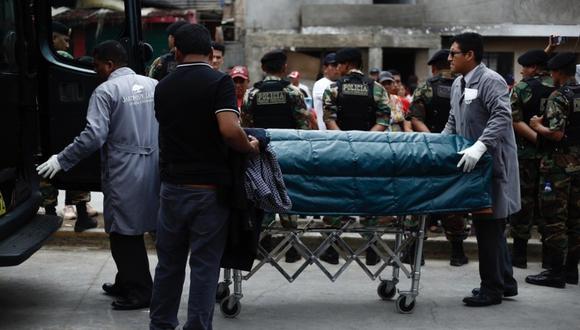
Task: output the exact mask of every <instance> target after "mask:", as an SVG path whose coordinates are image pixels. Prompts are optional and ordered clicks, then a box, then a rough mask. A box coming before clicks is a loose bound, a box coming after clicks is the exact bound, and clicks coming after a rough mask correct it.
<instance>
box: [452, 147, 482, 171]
mask: <svg viewBox="0 0 580 330" xmlns="http://www.w3.org/2000/svg"><path fill="white" fill-rule="evenodd" d="M486 151H487V147H486V146H485V144H483V142H481V141H479V140H478V141H477V142H475V143H474V144H473V145H472V146H471V147H469V148H467V149H463V150H461V151H460V152H458V154H460V155H463V157H461V160H460V161H459V163H457V167H461V165H463V172H464V173H469V172H471V171H473V169H474V168H475V165H476V164H477V162H478V161H479V159H480V158H481V156H483V154H484V153H485V152H486Z"/></svg>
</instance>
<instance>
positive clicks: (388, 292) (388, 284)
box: [377, 281, 397, 300]
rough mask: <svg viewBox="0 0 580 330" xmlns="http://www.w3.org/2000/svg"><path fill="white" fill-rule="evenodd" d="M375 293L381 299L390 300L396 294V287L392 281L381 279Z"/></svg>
mask: <svg viewBox="0 0 580 330" xmlns="http://www.w3.org/2000/svg"><path fill="white" fill-rule="evenodd" d="M377 294H378V295H379V297H381V299H383V300H391V299H393V297H394V296H395V294H397V287H396V286H395V283H394V282H393V281H381V283H380V284H379V286H378V287H377Z"/></svg>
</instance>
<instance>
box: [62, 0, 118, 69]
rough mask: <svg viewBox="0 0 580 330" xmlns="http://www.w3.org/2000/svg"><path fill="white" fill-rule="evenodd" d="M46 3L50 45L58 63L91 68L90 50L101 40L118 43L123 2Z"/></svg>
mask: <svg viewBox="0 0 580 330" xmlns="http://www.w3.org/2000/svg"><path fill="white" fill-rule="evenodd" d="M50 1H51V5H52V24H51V32H52V42H51V45H52V50H53V51H54V53H55V54H56V55H57V56H58V58H59V59H60V60H62V61H66V62H75V63H76V64H78V65H80V66H85V67H91V68H92V64H93V58H92V56H91V54H92V51H93V48H94V47H95V46H96V45H97V44H99V43H100V42H103V41H105V40H119V39H120V37H121V35H122V33H123V29H124V22H125V5H124V2H123V1H103V2H100V1H66V2H63V1H62V0H50ZM63 4H65V5H69V6H70V7H68V6H63Z"/></svg>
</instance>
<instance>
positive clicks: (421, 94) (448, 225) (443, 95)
mask: <svg viewBox="0 0 580 330" xmlns="http://www.w3.org/2000/svg"><path fill="white" fill-rule="evenodd" d="M448 56H449V50H447V49H442V50H439V51H437V52H436V53H435V54H433V56H432V57H431V58H430V59H429V61H428V62H427V65H430V66H431V73H432V75H433V76H432V77H431V78H429V79H427V81H426V82H425V83H423V84H421V85H419V86H418V87H417V89H415V92H414V93H413V102H412V103H411V107H410V108H409V115H408V118H407V120H409V121H411V124H412V126H413V130H414V131H416V132H424V133H441V131H442V130H443V128H444V127H445V124H446V123H447V119H448V117H449V110H450V109H451V104H450V102H451V85H452V84H453V80H455V78H456V76H455V75H454V74H452V73H451V70H450V69H449V61H448V60H447V57H448ZM439 218H440V219H441V224H442V225H443V229H444V231H445V237H446V238H447V240H448V241H449V243H450V244H451V256H450V259H449V264H450V265H451V266H462V265H465V264H467V263H468V262H469V259H468V258H467V256H466V255H465V252H464V251H463V241H464V240H465V239H466V238H467V230H466V221H465V215H463V214H452V215H443V216H439ZM432 220H436V217H433V218H432Z"/></svg>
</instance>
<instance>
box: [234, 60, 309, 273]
mask: <svg viewBox="0 0 580 330" xmlns="http://www.w3.org/2000/svg"><path fill="white" fill-rule="evenodd" d="M286 61H287V57H286V54H285V53H284V52H283V51H281V50H275V51H272V52H269V53H267V54H265V55H264V56H263V57H262V59H261V63H262V70H263V71H264V72H265V73H266V77H265V78H264V80H262V81H260V82H258V83H256V84H255V85H254V87H253V88H251V89H249V90H248V91H247V92H246V95H245V96H244V101H243V104H242V109H241V122H242V126H243V127H259V128H287V129H304V130H307V129H310V111H308V109H307V108H306V103H305V102H304V97H303V96H302V93H301V92H300V90H299V89H298V87H295V86H293V85H292V84H290V82H289V81H287V80H284V79H283V77H285V76H286V69H287V63H286ZM274 220H275V215H274V214H266V215H265V217H264V222H263V225H265V226H268V225H270V224H271V223H272V222H273V221H274ZM296 221H297V217H296V216H291V215H286V214H280V222H281V224H282V226H283V227H285V228H296V227H297V223H296ZM269 241H270V237H264V238H263V239H262V241H261V244H262V246H263V247H264V248H265V249H268V245H271V243H270V242H269ZM298 260H300V255H299V254H298V252H297V251H296V250H295V249H294V248H291V249H290V250H288V252H287V253H286V262H296V261H298Z"/></svg>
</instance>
